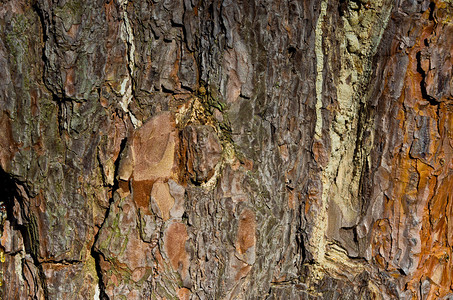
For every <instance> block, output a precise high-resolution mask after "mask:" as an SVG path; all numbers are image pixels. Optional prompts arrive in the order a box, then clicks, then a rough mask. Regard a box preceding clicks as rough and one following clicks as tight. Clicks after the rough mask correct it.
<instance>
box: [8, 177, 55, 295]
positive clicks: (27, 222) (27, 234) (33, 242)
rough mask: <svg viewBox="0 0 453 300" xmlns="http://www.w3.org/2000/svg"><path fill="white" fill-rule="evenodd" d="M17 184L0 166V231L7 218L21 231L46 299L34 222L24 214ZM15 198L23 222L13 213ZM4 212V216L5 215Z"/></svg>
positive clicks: (45, 287) (46, 292)
mask: <svg viewBox="0 0 453 300" xmlns="http://www.w3.org/2000/svg"><path fill="white" fill-rule="evenodd" d="M18 185H21V183H20V182H19V181H17V180H16V179H14V178H13V177H12V176H10V175H9V174H8V173H6V172H5V171H4V170H3V169H1V168H0V195H1V196H0V205H1V206H2V214H3V215H2V222H1V228H0V230H1V232H3V221H5V220H8V221H9V222H10V224H11V226H12V228H13V229H15V230H17V231H18V232H20V233H21V235H22V239H23V242H24V247H25V252H26V253H27V254H30V256H31V257H32V259H33V264H34V265H35V266H36V267H37V269H38V271H39V274H38V276H39V278H38V280H39V282H40V284H41V287H42V289H43V291H44V298H45V299H46V300H47V299H49V297H48V290H47V283H46V277H45V274H44V271H43V268H42V266H41V264H40V263H39V261H38V253H37V251H38V248H39V240H38V239H37V234H34V233H35V231H34V230H36V227H34V226H36V224H34V223H33V217H32V216H30V215H26V214H25V213H24V212H25V210H24V205H25V203H24V200H23V197H22V195H21V194H20V192H19V189H18ZM22 186H23V185H22ZM15 200H17V203H18V204H19V206H20V210H19V212H17V213H20V214H21V216H22V218H23V222H22V223H23V224H19V222H18V220H17V218H16V217H15V215H14V205H15ZM5 214H6V216H5ZM21 275H23V274H21ZM23 279H24V281H27V280H26V278H23Z"/></svg>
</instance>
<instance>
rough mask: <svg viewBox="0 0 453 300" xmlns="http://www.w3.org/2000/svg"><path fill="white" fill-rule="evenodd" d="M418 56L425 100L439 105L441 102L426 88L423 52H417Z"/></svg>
mask: <svg viewBox="0 0 453 300" xmlns="http://www.w3.org/2000/svg"><path fill="white" fill-rule="evenodd" d="M416 58H417V72H418V73H420V75H422V81H421V82H420V89H421V93H422V97H423V99H425V100H428V102H429V104H431V105H439V104H440V102H439V101H437V100H436V98H434V97H432V96H430V95H429V94H428V92H427V90H426V73H425V70H423V68H422V53H421V52H420V51H419V52H417V54H416Z"/></svg>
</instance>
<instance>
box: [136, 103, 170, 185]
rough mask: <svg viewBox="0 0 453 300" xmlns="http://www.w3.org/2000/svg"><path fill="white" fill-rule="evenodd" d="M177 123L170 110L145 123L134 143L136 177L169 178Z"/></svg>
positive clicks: (137, 178) (139, 178)
mask: <svg viewBox="0 0 453 300" xmlns="http://www.w3.org/2000/svg"><path fill="white" fill-rule="evenodd" d="M175 131H176V130H175V124H174V121H173V120H172V119H171V115H170V113H168V112H165V113H162V114H160V115H158V116H156V117H154V118H153V119H152V120H150V121H148V122H147V123H146V124H144V125H143V126H142V127H141V128H140V129H139V130H138V131H137V132H136V134H135V136H134V140H133V143H132V151H133V157H134V158H135V163H134V179H135V180H138V181H142V180H151V179H156V178H168V177H169V176H170V174H171V170H172V168H173V165H174V160H175V159H174V158H175V136H176V132H175Z"/></svg>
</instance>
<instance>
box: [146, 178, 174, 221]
mask: <svg viewBox="0 0 453 300" xmlns="http://www.w3.org/2000/svg"><path fill="white" fill-rule="evenodd" d="M151 197H152V200H153V201H155V203H156V204H157V206H158V207H159V217H161V218H162V219H163V220H164V221H167V220H168V219H170V210H171V209H172V207H173V205H174V204H175V199H174V198H173V197H172V196H171V195H170V188H169V187H168V184H167V183H166V182H162V181H160V180H159V181H157V182H156V183H155V184H154V186H153V190H152V192H151Z"/></svg>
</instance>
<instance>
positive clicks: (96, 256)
mask: <svg viewBox="0 0 453 300" xmlns="http://www.w3.org/2000/svg"><path fill="white" fill-rule="evenodd" d="M126 145H127V138H124V139H122V140H121V144H120V151H119V155H118V158H117V159H116V161H115V162H114V166H115V174H114V183H113V187H112V197H111V198H110V199H109V206H108V208H107V209H106V212H105V215H104V219H103V221H102V224H101V225H100V227H99V230H98V232H97V233H96V235H95V237H94V242H93V245H92V246H91V252H90V254H91V256H92V257H93V258H94V261H95V266H96V273H97V275H98V279H99V283H98V284H99V298H100V299H101V300H108V299H109V297H108V296H107V293H106V292H105V284H104V280H103V275H102V268H101V259H103V256H102V253H101V252H99V251H97V250H96V247H95V245H96V242H97V241H98V239H99V234H100V233H101V229H102V227H103V226H104V223H105V222H106V220H107V219H108V217H109V214H110V207H111V206H112V204H113V202H114V198H113V195H114V194H115V191H116V190H118V189H119V181H118V170H119V166H120V160H121V157H122V155H123V153H124V152H125V149H126ZM100 168H101V170H102V166H100Z"/></svg>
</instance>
